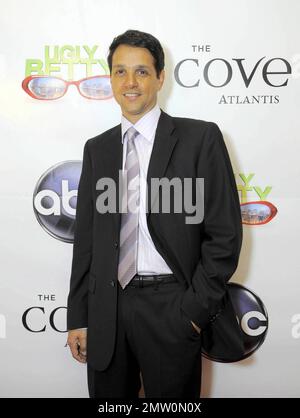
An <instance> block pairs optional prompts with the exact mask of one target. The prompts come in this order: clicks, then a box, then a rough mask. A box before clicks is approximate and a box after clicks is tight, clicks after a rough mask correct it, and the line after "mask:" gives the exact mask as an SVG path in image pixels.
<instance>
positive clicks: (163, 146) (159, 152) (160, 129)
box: [147, 110, 178, 217]
mask: <svg viewBox="0 0 300 418" xmlns="http://www.w3.org/2000/svg"><path fill="white" fill-rule="evenodd" d="M174 129H175V127H174V124H173V121H172V117H171V116H170V115H168V114H167V113H165V112H164V111H163V110H161V115H160V118H159V121H158V124H157V129H156V134H155V138H154V144H153V149H152V153H151V158H150V162H149V167H148V173H147V186H148V213H147V217H148V216H149V215H150V213H151V209H152V208H153V205H154V203H155V200H156V198H157V193H156V194H155V195H152V196H151V193H150V191H151V179H152V178H158V179H160V178H161V177H163V176H164V174H165V172H166V169H167V166H168V163H169V160H170V158H171V155H172V151H173V149H174V147H175V144H176V142H177V140H178V138H177V137H176V136H175V135H174V134H173V135H172V132H173V130H174Z"/></svg>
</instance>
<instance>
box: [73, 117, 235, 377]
mask: <svg viewBox="0 0 300 418" xmlns="http://www.w3.org/2000/svg"><path fill="white" fill-rule="evenodd" d="M121 169H122V143H121V124H119V125H117V126H115V127H114V128H112V129H109V130H108V131H106V132H104V133H102V134H100V135H98V136H96V137H94V138H91V139H89V140H88V141H87V142H86V144H85V146H84V153H83V166H82V173H81V177H80V182H79V188H78V197H77V210H76V222H75V236H74V246H73V261H72V272H71V283H70V293H69V297H68V314H67V327H68V329H69V330H70V329H75V328H81V327H88V351H87V355H88V362H89V363H90V364H91V366H92V367H94V368H95V369H98V370H103V369H105V368H106V367H107V365H108V363H109V361H110V359H111V356H112V353H113V349H114V344H115V330H116V312H117V311H116V309H117V271H118V252H119V248H118V241H119V231H120V218H121V214H120V213H118V208H119V207H118V205H117V211H116V213H105V214H100V213H98V212H97V210H96V198H97V196H98V195H99V194H100V193H101V192H100V191H99V190H96V183H97V180H98V179H100V178H102V177H109V178H112V179H114V180H115V181H116V183H117V184H118V175H119V170H121ZM161 177H167V178H168V179H172V178H174V177H179V178H181V179H184V178H196V177H198V178H204V188H205V191H204V209H205V212H204V220H203V222H201V223H200V224H186V221H185V217H186V216H187V213H185V212H183V213H172V211H171V213H152V212H151V208H150V210H149V213H148V214H147V224H148V228H149V232H150V234H151V237H152V240H153V242H154V245H155V247H156V249H157V250H158V252H159V253H160V254H161V255H162V257H163V258H164V260H165V261H166V263H167V264H168V265H169V267H170V268H171V270H172V271H173V273H174V274H175V275H176V277H177V278H178V280H180V281H181V282H182V283H183V284H185V285H186V292H185V295H184V298H183V302H182V305H181V309H183V311H184V313H185V314H186V315H187V317H188V318H190V319H191V320H193V321H194V322H195V323H196V324H198V325H199V326H200V327H201V328H202V329H205V328H206V327H207V326H208V325H210V323H211V322H212V321H214V320H215V319H216V318H217V316H218V315H219V313H220V312H221V310H222V308H223V299H224V295H225V288H226V282H227V281H228V280H229V279H230V277H231V276H232V274H233V273H234V271H235V270H236V267H237V264H238V258H239V253H240V248H241V243H242V223H241V211H240V203H239V198H238V193H237V187H236V183H235V179H234V175H233V172H232V167H231V164H230V159H229V156H228V153H227V150H226V146H225V143H224V140H223V137H222V134H221V132H220V130H219V128H218V126H217V125H216V124H214V123H212V122H205V121H201V120H195V119H188V118H178V117H171V116H170V115H168V114H167V113H165V112H164V111H162V113H161V115H160V118H159V121H158V126H157V131H156V135H155V139H154V144H153V150H152V154H151V158H150V162H149V169H148V174H147V182H148V186H149V190H150V179H151V178H161ZM118 186H119V184H118ZM151 197H152V196H151ZM151 197H150V198H149V200H148V202H149V204H150V203H151V201H152V202H153V201H154V200H151ZM189 215H190V214H189Z"/></svg>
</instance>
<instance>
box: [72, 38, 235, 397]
mask: <svg viewBox="0 0 300 418" xmlns="http://www.w3.org/2000/svg"><path fill="white" fill-rule="evenodd" d="M108 64H109V67H110V71H111V84H112V89H113V93H114V97H115V99H116V101H117V102H118V104H119V105H120V107H121V111H122V121H121V124H119V125H117V126H115V127H114V128H112V129H109V130H108V131H106V132H104V133H102V134H100V135H98V136H96V137H95V138H92V139H90V140H88V141H87V142H86V144H85V147H84V153H83V166H82V173H81V178H80V182H79V188H78V198H77V210H76V223H75V237H74V247H73V262H72V273H71V283H70V293H69V297H68V316H67V326H68V330H69V335H68V345H69V346H70V349H71V352H72V355H73V357H74V358H75V359H77V360H78V361H80V362H83V363H84V362H86V361H87V363H88V385H89V393H90V396H91V397H120V398H135V397H138V393H139V390H140V388H141V380H140V376H142V381H143V385H144V390H145V395H146V397H178V398H197V397H199V396H200V386H201V335H202V332H203V331H201V330H204V329H205V328H206V327H207V326H209V325H210V324H211V323H213V322H214V321H215V320H216V318H217V317H218V315H220V313H221V312H222V309H223V308H224V306H223V301H224V295H225V292H226V282H227V281H228V280H229V279H230V277H231V276H232V274H233V273H234V271H235V269H236V267H237V264H238V258H239V253H240V248H241V243H242V228H241V213H240V205H239V199H238V194H237V189H236V184H235V179H234V175H233V172H232V168H231V164H230V160H229V156H228V153H227V150H226V147H225V144H224V141H223V137H222V134H221V132H220V130H219V128H218V127H217V125H216V124H214V123H211V122H205V121H201V120H195V119H188V118H179V117H172V116H170V115H168V114H167V113H165V112H164V111H162V110H161V109H160V108H159V107H158V104H157V94H158V91H159V90H160V89H161V87H162V85H163V82H164V76H165V72H164V52H163V49H162V47H161V45H160V43H159V41H158V40H157V39H156V38H155V37H153V36H152V35H150V34H147V33H144V32H140V31H135V30H129V31H127V32H125V33H124V34H122V35H119V36H118V37H117V38H115V39H114V40H113V42H112V44H111V46H110V51H109V56H108ZM119 170H122V171H121V173H122V176H119ZM126 176H127V183H126V181H125V178H126ZM119 177H120V178H121V180H120V179H119ZM107 179H110V180H111V182H112V183H109V182H108V183H107V187H103V184H104V183H103V182H104V180H105V181H108V180H107ZM153 179H158V180H161V179H165V180H168V181H170V182H171V181H172V180H174V179H177V180H178V179H179V182H181V184H182V185H185V184H184V181H185V179H192V185H191V187H190V192H191V193H190V196H192V200H193V203H195V201H196V205H194V206H193V205H192V202H188V205H187V206H184V205H182V206H184V207H183V208H182V210H181V211H179V210H178V208H177V207H176V204H177V203H178V189H177V196H175V187H174V193H173V195H172V196H173V199H172V198H171V197H170V196H171V193H169V196H168V197H170V202H169V203H170V205H169V210H167V211H166V210H163V209H162V204H161V203H157V202H162V201H164V199H166V198H167V196H166V190H167V189H164V188H163V187H161V188H159V189H156V191H154V189H153V188H151V182H152V180H153ZM196 179H204V191H203V190H201V191H200V192H199V190H198V189H199V184H200V183H197V182H196ZM112 184H113V185H115V186H116V187H115V189H114V188H113V187H112V189H111V190H114V194H115V196H114V197H116V199H114V198H112V196H111V195H112V193H111V191H110V194H109V193H108V188H109V186H110V185H112ZM147 186H148V187H147ZM169 191H170V189H169ZM198 192H199V193H198ZM126 193H127V195H126ZM179 194H180V195H181V196H182V195H184V192H183V191H182V193H181V192H179ZM118 196H119V197H120V196H121V200H120V199H118ZM187 196H188V194H187ZM197 196H198V197H199V196H200V198H201V199H202V202H200V201H199V200H197ZM201 196H202V197H201ZM176 199H177V200H176ZM195 199H196V200H195ZM175 200H176V202H177V203H176V202H175ZM108 201H110V202H109V203H108ZM124 202H125V203H124ZM132 202H135V203H136V205H135V210H133V208H132V206H133V205H132ZM114 203H116V206H115V207H114ZM105 204H107V207H106V209H109V210H106V211H105V208H104V209H103V207H104V206H105ZM130 205H131V207H130ZM200 206H203V209H204V216H203V218H201V219H200V220H199V221H198V222H195V219H194V220H192V221H191V220H189V221H188V220H187V219H188V218H189V216H188V215H190V211H189V210H188V208H190V207H194V208H196V209H195V211H196V210H197V208H199V207H200ZM187 207H188V208H187ZM157 208H158V210H157ZM236 325H237V324H236Z"/></svg>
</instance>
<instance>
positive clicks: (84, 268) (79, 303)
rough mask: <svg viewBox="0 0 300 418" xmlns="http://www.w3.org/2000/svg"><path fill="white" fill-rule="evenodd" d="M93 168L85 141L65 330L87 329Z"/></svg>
mask: <svg viewBox="0 0 300 418" xmlns="http://www.w3.org/2000/svg"><path fill="white" fill-rule="evenodd" d="M92 227H93V202H92V168H91V159H90V155H89V149H88V141H87V142H86V144H85V146H84V151H83V162H82V171H81V176H80V180H79V185H78V194H77V205H76V218H75V225H74V244H73V259H72V270H71V278H70V291H69V296H68V310H67V329H68V330H70V329H76V328H84V327H87V324H88V318H87V316H88V315H87V312H88V306H87V305H88V280H89V270H90V263H91V259H92V242H93V241H92V238H93V237H92Z"/></svg>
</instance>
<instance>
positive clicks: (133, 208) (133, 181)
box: [118, 126, 140, 289]
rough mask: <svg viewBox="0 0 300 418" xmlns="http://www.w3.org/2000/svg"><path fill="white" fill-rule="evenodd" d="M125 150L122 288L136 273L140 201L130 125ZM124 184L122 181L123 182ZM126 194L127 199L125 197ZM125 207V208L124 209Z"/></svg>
mask: <svg viewBox="0 0 300 418" xmlns="http://www.w3.org/2000/svg"><path fill="white" fill-rule="evenodd" d="M126 135H127V152H126V162H125V167H124V169H125V173H127V188H125V187H123V192H122V195H123V196H122V198H123V199H122V212H123V213H122V217H121V229H120V255H119V266H118V280H119V282H120V285H121V286H122V288H123V289H124V288H125V287H126V285H127V284H128V283H129V282H130V280H131V279H132V278H133V276H134V275H135V274H136V273H137V243H138V226H139V214H138V210H137V209H138V206H139V201H140V188H139V183H140V166H139V160H138V155H137V151H136V147H135V144H134V139H135V138H136V137H137V136H138V135H139V132H138V131H137V130H136V129H135V128H134V127H133V126H132V127H131V128H129V129H128V131H127V133H126ZM123 185H124V183H123ZM126 195H127V199H126ZM124 209H125V210H124Z"/></svg>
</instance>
